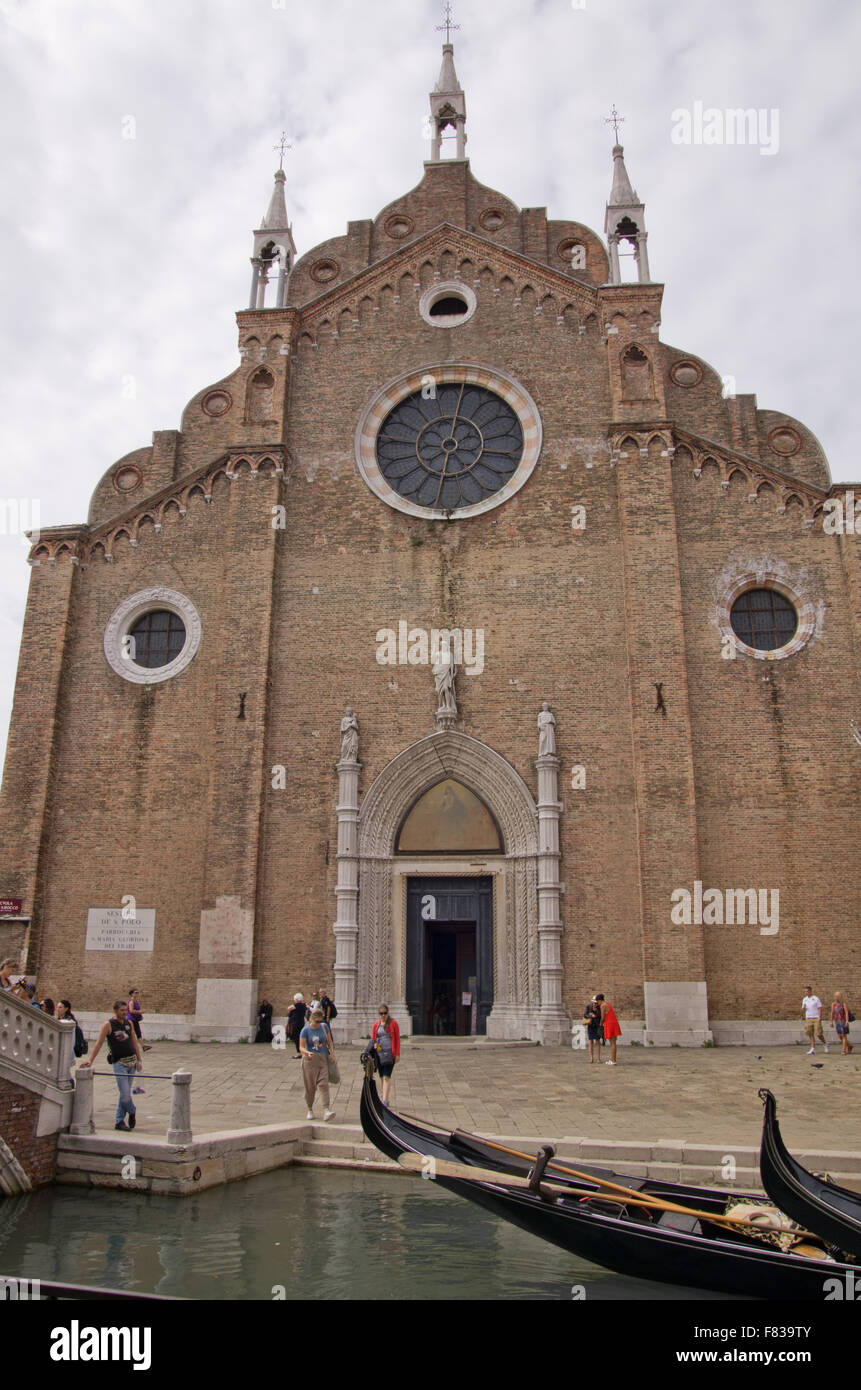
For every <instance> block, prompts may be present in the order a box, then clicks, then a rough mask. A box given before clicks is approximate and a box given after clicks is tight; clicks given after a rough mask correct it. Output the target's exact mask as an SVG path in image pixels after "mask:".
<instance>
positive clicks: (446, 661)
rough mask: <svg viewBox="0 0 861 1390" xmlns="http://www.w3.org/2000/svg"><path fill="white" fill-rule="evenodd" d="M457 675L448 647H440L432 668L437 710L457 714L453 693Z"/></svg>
mask: <svg viewBox="0 0 861 1390" xmlns="http://www.w3.org/2000/svg"><path fill="white" fill-rule="evenodd" d="M456 674H457V667H456V666H455V664H454V656H453V655H452V652H451V648H450V647H441V648H440V651H439V654H438V658H437V661H436V662H435V664H434V667H433V678H434V684H435V685H436V694H437V700H438V701H439V710H440V712H442V711H443V710H444V711H445V712H446V713H447V714H457V699H456V697H455V691H454V678H455V676H456Z"/></svg>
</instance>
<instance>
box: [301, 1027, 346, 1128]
mask: <svg viewBox="0 0 861 1390" xmlns="http://www.w3.org/2000/svg"><path fill="white" fill-rule="evenodd" d="M299 1051H300V1053H301V1056H302V1081H303V1084H304V1087H305V1100H306V1102H307V1105H308V1113H307V1115H306V1116H305V1118H306V1119H307V1120H313V1118H314V1101H315V1100H316V1098H317V1092H318V1091H319V1092H320V1095H321V1096H322V1099H323V1119H324V1120H334V1118H335V1112H334V1110H330V1109H329V1079H330V1070H329V1069H330V1067H331V1066H334V1067H335V1070H336V1072H337V1069H338V1067H337V1061H336V1059H335V1044H334V1043H333V1041H332V1030H331V1029H330V1027H329V1025H328V1023H326V1021H325V1019H324V1018H323V1010H322V1009H312V1010H311V1019H310V1022H309V1023H307V1024H306V1025H305V1027H304V1028H303V1029H302V1031H301V1033H300V1034H299ZM340 1079H341V1078H340V1075H338V1081H340ZM333 1080H334V1078H333ZM335 1084H337V1082H335Z"/></svg>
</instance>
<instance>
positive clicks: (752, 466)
mask: <svg viewBox="0 0 861 1390" xmlns="http://www.w3.org/2000/svg"><path fill="white" fill-rule="evenodd" d="M673 434H674V436H675V440H676V446H677V454H676V462H677V463H678V462H679V457H680V451H681V450H685V451H687V454H689V455H690V458H691V460H692V461H693V474H694V477H695V478H699V477H700V476H701V473H702V470H703V467H704V466H705V465H706V464H707V463H715V464H717V466H718V469H719V471H720V482H721V486H722V488H723V489H724V491H726V489H727V488H728V486H729V480H730V478H731V477H732V475H733V474H734V473H741V474H742V475H743V476H744V477H745V478H746V479H747V481H748V497H749V499H750V500H751V501H753V502H755V501H756V499H757V497H758V495H759V491H760V489H761V488H762V486H763V484H765V483H768V484H769V486H770V487H772V488H773V489H774V491H775V492H776V494H777V497H778V505H777V510H778V511H785V510H786V504H787V502H788V500H789V499H790V498H791V497H794V498H797V499H798V501H799V502H800V503H801V505H802V506H803V508H804V510H805V512H806V513H807V517H808V520H809V522H810V524H811V525H812V524H813V521H814V518H815V514H816V512H818V511H819V510H820V509H821V507H822V504H823V502H824V501H825V500H826V498H827V497H829V496H831V495H832V494H833V492H834V489H833V487H829V488H823V487H818V486H817V485H816V484H815V483H808V482H805V481H803V480H802V479H801V478H796V477H794V476H793V475H792V474H791V473H785V472H783V471H782V470H781V469H779V468H772V467H771V466H770V465H769V464H764V463H760V462H759V461H758V460H757V459H754V458H751V457H750V455H749V454H742V453H739V451H738V450H737V449H732V448H730V447H729V446H728V445H726V444H717V443H715V441H714V440H711V439H704V438H702V437H701V436H700V435H696V434H691V433H690V431H688V430H683V429H676V428H674V429H673ZM838 490H839V489H838Z"/></svg>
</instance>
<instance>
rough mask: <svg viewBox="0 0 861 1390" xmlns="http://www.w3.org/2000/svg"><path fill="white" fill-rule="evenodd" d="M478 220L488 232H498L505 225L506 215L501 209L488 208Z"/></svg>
mask: <svg viewBox="0 0 861 1390" xmlns="http://www.w3.org/2000/svg"><path fill="white" fill-rule="evenodd" d="M478 220H479V223H480V225H481V226H482V227H483V228H484V230H485V231H486V232H498V231H499V229H500V227H503V226H504V225H505V213H504V212H501V211H500V209H499V208H487V209H486V210H485V211H484V212H483V213H482V214H481V216H480V217H479V219H478Z"/></svg>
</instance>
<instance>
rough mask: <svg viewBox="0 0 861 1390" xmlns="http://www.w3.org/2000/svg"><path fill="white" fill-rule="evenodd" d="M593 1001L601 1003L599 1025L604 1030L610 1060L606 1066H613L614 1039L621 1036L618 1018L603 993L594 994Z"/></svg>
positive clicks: (614, 1054) (614, 1060) (614, 1059)
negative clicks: (608, 1046) (608, 1045)
mask: <svg viewBox="0 0 861 1390" xmlns="http://www.w3.org/2000/svg"><path fill="white" fill-rule="evenodd" d="M595 1002H596V1003H598V1004H600V1005H601V1027H602V1028H603V1030H604V1040H605V1041H606V1042H608V1043H609V1044H610V1060H609V1062H608V1063H607V1066H608V1067H615V1065H616V1039H617V1038H621V1036H622V1030H621V1028H620V1027H619V1020H618V1018H617V1017H616V1010H615V1009H614V1008H613V1005H612V1004H608V1003H607V1001H606V999H605V998H604V996H603V994H596V995H595Z"/></svg>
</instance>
